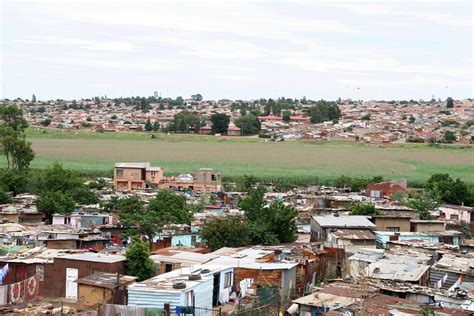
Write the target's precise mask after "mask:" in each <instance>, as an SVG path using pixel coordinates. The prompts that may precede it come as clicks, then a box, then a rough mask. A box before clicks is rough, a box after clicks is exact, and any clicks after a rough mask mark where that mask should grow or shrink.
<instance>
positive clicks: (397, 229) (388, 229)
mask: <svg viewBox="0 0 474 316" xmlns="http://www.w3.org/2000/svg"><path fill="white" fill-rule="evenodd" d="M387 231H388V232H399V231H400V227H387Z"/></svg>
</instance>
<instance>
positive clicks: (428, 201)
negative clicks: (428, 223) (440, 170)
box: [394, 192, 441, 220]
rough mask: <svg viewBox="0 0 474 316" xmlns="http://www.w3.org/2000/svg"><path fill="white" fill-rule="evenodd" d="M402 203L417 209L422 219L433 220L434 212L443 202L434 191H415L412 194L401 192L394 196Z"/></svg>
mask: <svg viewBox="0 0 474 316" xmlns="http://www.w3.org/2000/svg"><path fill="white" fill-rule="evenodd" d="M394 199H395V200H396V201H397V202H399V203H400V204H402V205H404V206H407V207H410V208H412V209H414V210H416V211H417V212H418V213H419V214H420V219H423V220H432V219H434V216H433V215H431V212H434V211H435V210H436V209H437V208H438V207H439V206H440V204H441V199H440V197H439V196H437V195H436V194H434V193H433V192H421V193H418V192H415V193H411V194H406V193H399V194H396V195H395V198H394Z"/></svg>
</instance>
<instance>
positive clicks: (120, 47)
mask: <svg viewBox="0 0 474 316" xmlns="http://www.w3.org/2000/svg"><path fill="white" fill-rule="evenodd" d="M16 42H18V43H24V44H40V45H55V46H56V45H65V46H72V47H77V48H80V49H87V50H98V51H111V52H131V51H134V50H136V49H137V47H136V46H135V45H133V44H132V43H130V42H120V41H97V40H91V39H82V38H71V37H59V36H32V37H30V38H26V39H19V40H16Z"/></svg>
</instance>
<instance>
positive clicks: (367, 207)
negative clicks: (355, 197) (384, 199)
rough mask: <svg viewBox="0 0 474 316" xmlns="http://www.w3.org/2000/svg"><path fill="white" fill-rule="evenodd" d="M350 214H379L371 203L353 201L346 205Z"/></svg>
mask: <svg viewBox="0 0 474 316" xmlns="http://www.w3.org/2000/svg"><path fill="white" fill-rule="evenodd" d="M347 209H348V210H349V214H350V215H381V214H382V212H381V211H379V210H377V209H376V208H375V206H374V205H373V204H364V203H353V204H349V205H348V206H347Z"/></svg>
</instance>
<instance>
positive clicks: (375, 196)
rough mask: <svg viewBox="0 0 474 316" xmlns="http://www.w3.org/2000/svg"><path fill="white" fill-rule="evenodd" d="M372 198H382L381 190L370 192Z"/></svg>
mask: <svg viewBox="0 0 474 316" xmlns="http://www.w3.org/2000/svg"><path fill="white" fill-rule="evenodd" d="M370 197H372V198H379V197H380V191H379V190H370Z"/></svg>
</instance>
